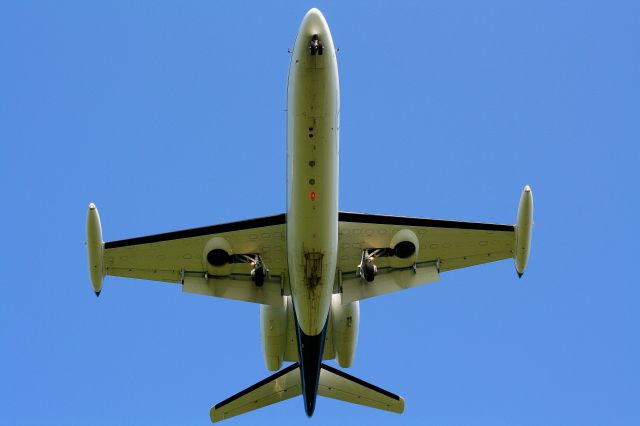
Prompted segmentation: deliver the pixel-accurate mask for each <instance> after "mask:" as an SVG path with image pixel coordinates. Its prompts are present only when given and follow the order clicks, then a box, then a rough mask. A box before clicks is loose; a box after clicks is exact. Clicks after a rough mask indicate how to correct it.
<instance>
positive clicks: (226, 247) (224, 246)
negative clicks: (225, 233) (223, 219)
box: [202, 237, 233, 276]
mask: <svg viewBox="0 0 640 426" xmlns="http://www.w3.org/2000/svg"><path fill="white" fill-rule="evenodd" d="M232 256H233V250H232V249H231V244H229V241H227V240H225V239H224V238H222V237H213V238H212V239H210V240H209V241H207V244H205V246H204V250H203V251H202V266H203V267H204V269H205V270H206V271H207V273H209V274H210V275H215V276H227V275H230V274H231V258H232Z"/></svg>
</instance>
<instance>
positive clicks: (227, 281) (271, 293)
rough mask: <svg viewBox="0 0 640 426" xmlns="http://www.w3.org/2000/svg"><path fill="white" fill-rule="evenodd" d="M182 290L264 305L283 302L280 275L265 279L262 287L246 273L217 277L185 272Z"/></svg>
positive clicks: (275, 304)
mask: <svg viewBox="0 0 640 426" xmlns="http://www.w3.org/2000/svg"><path fill="white" fill-rule="evenodd" d="M182 291H183V292H185V293H194V294H202V295H205V296H214V297H222V298H225V299H233V300H240V301H243V302H253V303H260V304H263V305H274V306H277V305H279V304H282V285H281V280H280V277H279V276H277V277H274V276H272V277H271V279H269V280H265V281H264V284H263V285H262V287H258V286H256V284H255V283H254V282H253V281H251V280H250V279H249V278H248V277H247V276H244V275H240V276H234V275H231V276H229V277H220V278H217V277H205V276H203V274H197V275H192V274H185V277H184V281H183V283H182Z"/></svg>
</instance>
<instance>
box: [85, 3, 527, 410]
mask: <svg viewBox="0 0 640 426" xmlns="http://www.w3.org/2000/svg"><path fill="white" fill-rule="evenodd" d="M339 133H340V86H339V82H338V66H337V60H336V49H335V46H334V43H333V39H332V37H331V32H330V31H329V26H328V25H327V21H326V20H325V18H324V16H323V15H322V13H321V12H320V11H319V10H318V9H315V8H313V9H311V10H309V11H308V12H307V13H306V15H305V16H304V18H303V20H302V23H301V24H300V28H299V31H298V34H297V37H296V40H295V47H294V48H293V51H292V52H291V62H290V66H289V79H288V86H287V150H288V155H287V207H286V213H283V214H278V215H275V216H269V217H260V218H255V219H249V220H242V221H238V222H232V223H223V224H218V225H212V226H205V227H201V228H195V229H187V230H181V231H174V232H168V233H162V234H157V235H149V236H142V237H136V238H130V239H125V240H119V241H110V242H103V240H102V226H101V223H100V216H99V214H98V209H97V208H96V206H95V204H93V203H91V204H90V205H89V209H88V212H87V241H86V244H87V251H88V262H89V274H90V278H91V283H92V286H93V289H94V292H95V294H96V296H99V295H100V292H101V290H102V283H103V278H104V277H105V276H106V275H112V276H119V277H129V278H137V279H144V280H153V281H162V282H169V283H177V284H180V285H181V287H182V291H183V292H187V293H195V294H201V295H206V296H213V297H220V298H227V299H234V300H241V301H246V302H253V303H256V304H259V306H260V322H261V337H262V351H263V355H264V361H265V364H266V367H267V369H268V370H271V371H275V372H276V373H274V374H273V375H271V376H269V377H267V378H266V379H264V380H261V381H260V382H258V383H256V384H254V385H252V386H250V387H248V388H246V389H244V390H242V391H240V392H238V393H236V394H235V395H233V396H231V397H229V398H227V399H225V400H224V401H222V402H220V403H218V404H215V405H214V406H213V407H212V408H211V410H210V418H211V421H212V422H218V421H221V420H224V419H228V418H230V417H233V416H237V415H239V414H242V413H246V412H248V411H252V410H255V409H258V408H262V407H265V406H268V405H271V404H274V403H276V402H279V401H284V400H286V399H289V398H293V397H296V396H299V395H302V397H303V403H304V409H305V411H306V414H307V415H308V416H309V417H311V415H312V414H313V412H314V409H315V404H316V398H317V396H318V395H320V396H323V397H328V398H334V399H338V400H342V401H346V402H350V403H355V404H360V405H365V406H369V407H373V408H378V409H382V410H386V411H391V412H396V413H402V412H403V411H404V405H405V402H404V399H403V398H402V397H400V396H398V395H396V394H394V393H391V392H389V391H387V390H384V389H382V388H380V387H378V386H375V385H372V384H370V383H368V382H365V381H364V380H361V379H359V378H356V377H354V376H352V375H349V374H347V373H345V372H344V371H342V370H339V369H337V368H335V367H332V366H330V365H328V364H325V363H324V361H326V360H332V359H335V360H336V362H337V363H338V365H339V366H340V367H342V368H348V367H350V366H351V365H352V363H353V359H354V355H355V349H356V345H357V341H358V328H359V323H360V305H359V302H360V300H363V299H367V298H370V297H375V296H380V295H383V294H387V293H391V292H395V291H400V290H405V289H410V288H413V287H416V286H418V285H422V284H426V283H431V282H435V281H438V280H439V279H440V274H441V273H443V272H447V271H451V270H454V269H459V268H465V267H468V266H474V265H479V264H483V263H487V262H494V261H497V260H501V259H508V258H513V259H514V260H515V268H516V272H517V274H518V276H519V277H522V274H523V273H524V271H525V267H526V265H527V262H528V259H529V251H530V245H531V232H532V225H533V195H532V191H531V188H530V187H529V186H528V185H527V186H525V187H524V190H523V191H522V193H521V196H520V201H519V205H518V211H517V217H516V224H515V225H502V224H493V223H476V222H460V221H452V220H439V219H424V218H415V217H404V216H386V215H377V214H363V213H351V212H343V211H339V210H338V143H339ZM284 362H291V364H289V365H288V366H287V367H285V368H282V366H283V363H284ZM281 368H282V369H281Z"/></svg>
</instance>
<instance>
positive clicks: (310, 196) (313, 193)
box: [309, 191, 316, 201]
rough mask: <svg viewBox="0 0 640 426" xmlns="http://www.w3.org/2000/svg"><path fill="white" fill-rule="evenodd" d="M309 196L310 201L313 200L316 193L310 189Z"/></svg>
mask: <svg viewBox="0 0 640 426" xmlns="http://www.w3.org/2000/svg"><path fill="white" fill-rule="evenodd" d="M309 198H311V201H315V200H316V193H315V192H314V191H311V194H309Z"/></svg>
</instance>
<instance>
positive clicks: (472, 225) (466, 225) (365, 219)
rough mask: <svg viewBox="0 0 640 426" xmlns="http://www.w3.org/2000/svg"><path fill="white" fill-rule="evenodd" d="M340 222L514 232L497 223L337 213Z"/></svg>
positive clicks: (508, 226) (512, 227)
mask: <svg viewBox="0 0 640 426" xmlns="http://www.w3.org/2000/svg"><path fill="white" fill-rule="evenodd" d="M338 220H339V221H340V222H354V223H372V224H378V225H402V226H424V227H429V228H451V229H474V230H479V231H500V232H514V231H515V226H514V225H502V224H498V223H480V222H461V221H457V220H442V219H423V218H419V217H409V216H387V215H381V214H368V213H352V212H339V213H338Z"/></svg>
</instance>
